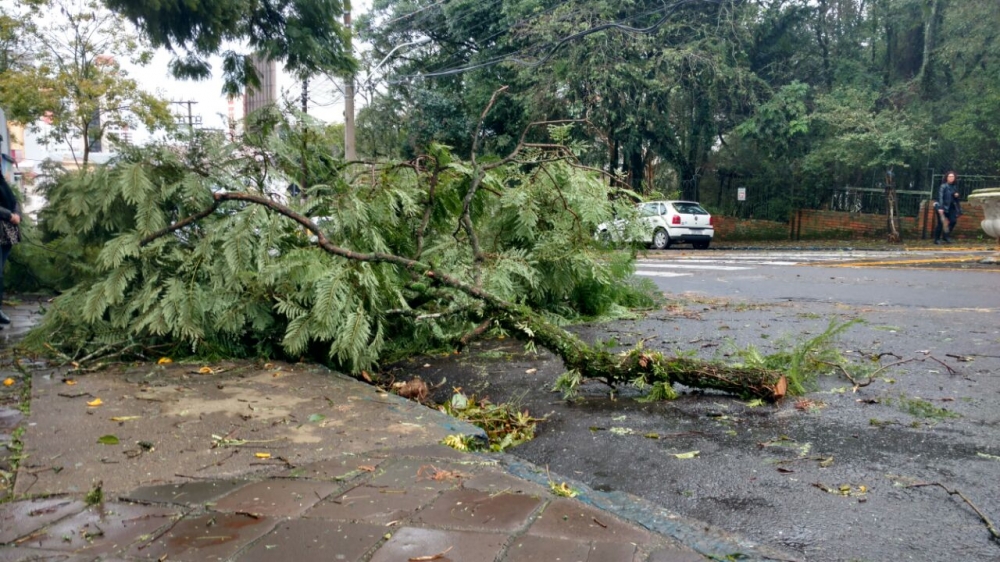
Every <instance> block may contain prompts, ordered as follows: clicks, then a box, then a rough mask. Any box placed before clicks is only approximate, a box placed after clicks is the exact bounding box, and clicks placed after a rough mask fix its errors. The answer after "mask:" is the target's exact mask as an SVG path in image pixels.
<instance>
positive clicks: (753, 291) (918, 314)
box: [412, 252, 1000, 562]
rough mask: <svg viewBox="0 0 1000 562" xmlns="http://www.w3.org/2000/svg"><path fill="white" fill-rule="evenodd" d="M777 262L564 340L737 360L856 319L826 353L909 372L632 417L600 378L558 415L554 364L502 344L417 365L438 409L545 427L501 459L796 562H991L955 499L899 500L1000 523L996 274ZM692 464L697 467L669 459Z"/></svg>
mask: <svg viewBox="0 0 1000 562" xmlns="http://www.w3.org/2000/svg"><path fill="white" fill-rule="evenodd" d="M684 255H685V254H684V253H677V254H669V252H668V253H665V254H664V255H658V256H655V259H657V260H663V259H666V260H668V261H671V260H681V259H684V258H683V256H684ZM706 255H708V256H709V257H711V258H713V259H718V260H720V262H719V263H721V260H723V259H724V258H725V257H726V255H724V254H722V253H715V254H712V253H711V252H706V253H704V255H702V256H699V257H698V259H702V258H705V257H706ZM761 261H767V260H756V262H761ZM789 261H795V260H793V259H788V260H784V262H786V264H785V265H765V264H761V263H754V264H748V263H745V262H744V263H741V264H740V265H737V266H734V267H739V268H742V269H697V268H685V269H686V271H685V270H684V269H681V270H677V271H680V272H681V273H678V275H682V276H678V277H655V276H654V277H651V279H653V280H654V281H655V282H657V283H658V285H659V286H660V287H661V288H662V289H663V290H664V291H665V292H666V293H667V296H668V298H669V300H670V304H669V305H668V306H666V307H665V308H664V309H662V310H658V311H656V312H654V313H652V314H649V315H648V316H646V317H644V318H642V319H639V320H634V321H624V322H615V323H612V324H601V325H590V326H579V327H576V328H575V330H576V331H577V332H579V333H580V334H581V335H582V336H584V337H585V338H587V339H608V338H609V337H615V338H616V339H617V340H618V341H619V342H621V343H622V344H623V345H630V344H632V343H634V342H636V341H638V340H640V339H645V340H646V344H645V345H646V346H647V347H651V348H655V349H659V350H662V351H666V352H693V353H696V354H698V355H699V356H702V357H705V358H715V359H723V360H730V361H731V360H734V357H733V354H734V352H735V350H737V349H745V348H746V347H747V346H750V345H752V346H754V347H756V348H759V349H760V350H761V351H762V352H763V353H771V352H774V351H778V350H787V349H788V348H789V346H791V345H794V344H795V343H797V342H799V341H802V340H803V339H804V338H808V337H812V336H815V335H817V334H820V333H822V332H823V331H824V329H826V327H827V326H828V325H829V322H830V321H831V320H836V321H838V322H843V321H847V320H854V319H859V320H862V323H859V324H857V325H854V326H852V327H851V328H849V329H848V330H847V331H846V333H844V334H843V336H842V337H841V338H840V339H839V340H838V341H839V343H838V345H837V349H839V350H840V352H841V353H843V354H844V355H845V356H846V357H848V358H854V359H855V360H857V361H862V362H863V361H864V360H863V359H861V352H863V353H864V354H878V353H892V354H895V355H897V356H898V357H899V358H900V359H895V358H892V357H887V358H885V359H884V360H883V362H882V364H887V363H891V362H895V361H908V362H906V363H903V364H900V365H898V366H895V367H891V368H887V369H885V370H884V371H881V372H880V373H879V376H877V377H876V378H875V379H874V381H873V382H872V384H871V385H870V386H867V387H863V388H859V389H857V391H856V392H855V391H852V388H851V384H850V383H849V382H848V381H847V380H846V379H845V378H844V377H843V376H841V375H838V374H837V373H835V372H831V374H830V375H827V376H824V377H821V378H820V379H819V380H818V382H817V389H816V390H815V391H814V392H812V393H810V394H809V395H807V396H806V397H805V398H806V399H807V400H808V401H799V400H798V399H794V398H792V399H786V400H785V401H784V402H782V403H780V404H778V405H763V406H752V405H750V404H748V403H747V402H746V401H743V400H740V399H738V398H734V397H730V396H724V395H721V394H712V393H705V392H701V391H690V390H689V391H686V392H684V393H683V394H682V396H681V397H680V398H679V399H678V400H675V401H672V402H659V403H643V402H639V401H636V400H635V398H636V397H638V396H639V394H638V393H637V392H635V391H633V390H630V389H619V391H620V392H616V393H614V394H613V395H612V394H611V393H609V392H608V389H607V388H606V387H604V386H602V385H600V384H596V383H592V384H589V385H587V386H585V387H584V392H583V395H582V396H583V398H582V400H579V401H577V402H573V403H566V402H563V401H562V400H560V399H559V396H558V395H557V394H552V393H551V392H549V389H550V387H551V385H552V382H553V381H554V380H555V378H556V377H557V376H558V375H559V374H560V373H561V372H562V366H561V363H560V362H559V361H558V360H556V359H555V358H554V357H552V356H551V355H549V354H546V353H543V354H541V355H537V356H536V355H532V354H529V353H525V351H524V350H523V348H522V347H521V346H520V345H519V344H518V343H516V342H510V341H509V340H508V341H504V342H487V343H484V344H482V346H481V347H480V348H479V352H478V353H476V354H466V355H463V356H462V357H461V358H451V359H443V358H439V359H437V360H434V361H433V362H431V363H430V366H429V367H420V366H418V365H417V364H414V366H413V368H412V369H413V372H414V373H415V374H420V375H422V376H423V377H424V378H425V379H428V380H429V381H431V382H434V383H438V382H440V381H441V379H443V378H445V377H446V378H447V384H445V385H442V386H441V387H440V388H439V389H438V391H437V395H436V396H435V398H438V399H441V400H443V399H446V398H447V396H448V394H449V392H450V389H451V388H453V387H456V386H458V387H462V388H463V389H464V390H465V391H466V392H470V393H475V394H477V395H479V396H488V397H489V398H490V399H491V400H493V401H494V402H501V401H516V402H519V403H520V404H521V405H522V406H523V407H524V408H527V409H528V410H529V411H530V412H531V413H532V414H534V415H538V416H541V415H548V418H547V421H546V422H545V423H543V424H542V425H541V427H540V430H539V432H538V436H537V438H536V439H534V440H533V441H531V442H529V443H527V444H524V445H522V446H519V447H517V448H516V449H513V450H512V451H511V454H513V455H516V456H519V457H522V458H524V459H526V460H529V461H531V462H533V463H535V464H537V465H540V466H547V467H549V469H550V470H551V471H552V472H554V473H557V474H563V475H567V476H570V477H573V478H576V479H578V480H580V481H582V482H584V483H586V484H588V485H589V486H591V487H593V488H595V489H598V490H607V491H612V490H619V491H625V492H629V493H632V494H635V495H637V496H640V497H643V498H645V499H647V500H649V501H652V502H655V503H656V504H659V505H662V506H663V507H665V508H666V509H668V510H670V511H673V512H675V513H678V514H680V515H682V516H686V517H690V518H694V519H697V520H701V521H705V522H707V523H709V524H711V525H714V526H716V527H719V528H722V529H725V530H727V531H729V532H732V533H735V534H737V535H740V536H743V537H746V538H747V539H749V540H750V541H754V542H757V543H759V544H762V545H765V546H768V547H771V548H774V549H778V550H780V551H783V552H786V553H788V554H789V557H790V558H794V559H803V560H817V561H834V560H838V561H839V560H858V561H860V560H872V561H875V560H879V561H881V560H918V561H938V560H955V561H958V560H961V561H984V562H985V561H996V560H1000V542H997V541H994V540H991V537H990V534H989V532H988V530H987V527H986V524H985V523H984V522H983V521H982V519H981V518H980V517H979V516H978V515H977V514H976V513H975V511H973V509H972V508H971V507H970V506H969V505H967V504H966V503H964V502H963V501H962V500H961V499H960V498H959V497H958V496H949V495H948V494H947V493H946V492H945V491H944V490H942V489H940V488H938V487H933V486H932V487H919V486H918V487H913V486H912V485H913V484H922V483H931V482H934V483H940V484H943V485H945V486H947V487H948V488H949V489H952V490H958V491H961V492H962V493H963V494H964V495H965V496H966V497H967V498H968V499H969V500H970V501H971V502H973V503H974V504H975V505H976V506H977V507H978V508H979V509H980V510H981V511H982V512H983V514H984V515H986V516H987V517H988V518H990V519H992V521H994V522H996V521H1000V484H998V482H1000V316H998V314H1000V291H998V290H997V284H998V283H997V282H998V281H1000V272H997V271H984V270H971V271H970V270H959V269H944V268H939V269H930V270H925V269H886V268H882V267H867V268H849V267H841V265H843V264H842V263H840V262H838V264H836V265H837V266H836V267H831V265H834V264H829V263H827V264H823V265H816V263H813V264H812V265H794V266H793V265H787V262H789ZM842 261H843V260H841V262H842ZM685 263H687V264H688V265H691V264H692V262H685ZM744 267H746V268H744ZM640 269H648V270H651V271H659V272H663V271H671V269H670V268H669V267H663V268H644V266H643V265H642V264H640ZM675 273H676V271H675ZM532 369H537V371H533V370H532ZM694 451H697V452H698V453H697V456H695V457H694V458H689V459H685V458H678V457H676V456H675V455H677V454H683V453H692V452H694ZM733 554H737V553H733Z"/></svg>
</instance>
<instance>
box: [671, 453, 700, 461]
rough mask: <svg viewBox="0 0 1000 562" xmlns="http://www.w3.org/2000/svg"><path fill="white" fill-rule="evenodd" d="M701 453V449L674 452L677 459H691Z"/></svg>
mask: <svg viewBox="0 0 1000 562" xmlns="http://www.w3.org/2000/svg"><path fill="white" fill-rule="evenodd" d="M700 454H701V451H690V452H687V453H674V456H675V457H677V458H679V459H693V458H695V457H697V456H698V455H700Z"/></svg>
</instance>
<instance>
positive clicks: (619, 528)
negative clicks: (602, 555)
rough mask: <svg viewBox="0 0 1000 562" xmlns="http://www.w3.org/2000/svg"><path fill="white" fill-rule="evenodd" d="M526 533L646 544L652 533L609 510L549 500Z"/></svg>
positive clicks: (649, 540)
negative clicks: (621, 518)
mask: <svg viewBox="0 0 1000 562" xmlns="http://www.w3.org/2000/svg"><path fill="white" fill-rule="evenodd" d="M528 534H529V535H537V536H543V537H552V538H561V539H574V538H577V537H587V538H589V539H591V540H593V541H601V542H620V543H636V544H646V543H649V542H652V540H653V538H654V535H653V534H652V533H649V532H648V531H644V530H642V529H639V528H636V527H633V526H630V525H628V524H626V523H624V522H622V521H621V520H619V519H618V518H616V517H615V516H614V515H611V514H610V513H607V512H604V511H600V510H598V509H594V508H592V507H590V506H588V505H585V504H583V503H581V502H579V501H575V500H569V499H563V498H560V499H557V500H553V501H552V503H551V504H549V505H548V506H547V507H546V508H545V510H544V511H543V512H542V513H541V515H539V516H538V519H536V520H535V522H534V523H533V524H532V525H531V527H530V528H528Z"/></svg>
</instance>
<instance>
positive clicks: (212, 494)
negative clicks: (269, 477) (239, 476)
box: [121, 480, 248, 506]
mask: <svg viewBox="0 0 1000 562" xmlns="http://www.w3.org/2000/svg"><path fill="white" fill-rule="evenodd" d="M247 483H248V482H247V481H246V480H203V481H199V482H184V483H182V484H163V485H161V486H147V487H145V488H139V489H138V490H133V491H132V492H129V493H127V494H123V495H122V496H121V499H123V500H125V501H139V502H150V503H175V504H179V505H187V506H201V505H204V504H206V503H210V502H212V501H214V500H216V499H218V498H220V497H222V496H224V495H226V494H228V493H229V492H232V491H233V490H235V489H236V488H239V487H240V486H243V485H244V484H247Z"/></svg>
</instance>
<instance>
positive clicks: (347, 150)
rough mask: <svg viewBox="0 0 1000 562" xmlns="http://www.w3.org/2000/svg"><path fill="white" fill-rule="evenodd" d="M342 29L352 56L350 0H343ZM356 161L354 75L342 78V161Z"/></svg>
mask: <svg viewBox="0 0 1000 562" xmlns="http://www.w3.org/2000/svg"><path fill="white" fill-rule="evenodd" d="M344 27H346V28H347V50H348V52H349V53H351V54H352V55H353V54H354V47H353V39H352V35H353V33H352V31H351V0H344ZM357 159H358V150H357V147H356V145H355V143H354V75H353V74H349V75H347V76H345V77H344V160H347V161H348V162H350V161H353V160H357Z"/></svg>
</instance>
